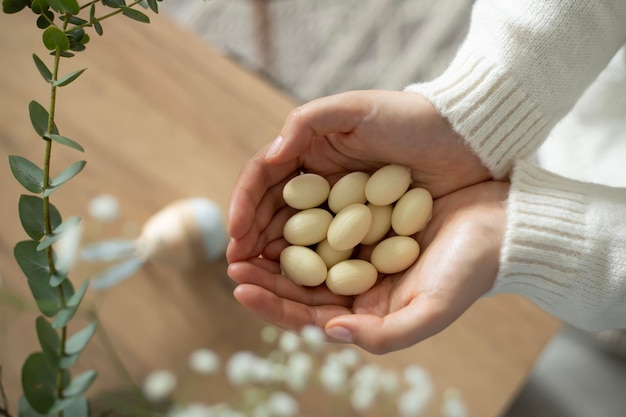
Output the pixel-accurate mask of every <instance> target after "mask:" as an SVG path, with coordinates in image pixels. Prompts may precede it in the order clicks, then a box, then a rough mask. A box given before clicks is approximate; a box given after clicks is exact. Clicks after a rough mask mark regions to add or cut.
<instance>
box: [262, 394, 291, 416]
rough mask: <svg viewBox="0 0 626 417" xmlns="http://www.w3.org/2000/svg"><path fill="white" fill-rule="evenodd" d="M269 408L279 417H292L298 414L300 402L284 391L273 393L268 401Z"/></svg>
mask: <svg viewBox="0 0 626 417" xmlns="http://www.w3.org/2000/svg"><path fill="white" fill-rule="evenodd" d="M267 408H268V409H269V410H270V412H271V413H272V414H273V415H275V416H277V417H291V416H294V415H296V414H297V413H298V410H299V405H298V401H296V399H295V398H293V397H292V396H291V395H289V394H287V393H286V392H283V391H275V392H273V393H272V394H271V395H270V397H269V398H268V400H267Z"/></svg>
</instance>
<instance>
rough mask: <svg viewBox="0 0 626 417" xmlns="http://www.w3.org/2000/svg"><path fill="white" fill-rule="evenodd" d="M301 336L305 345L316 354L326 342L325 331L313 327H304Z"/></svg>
mask: <svg viewBox="0 0 626 417" xmlns="http://www.w3.org/2000/svg"><path fill="white" fill-rule="evenodd" d="M300 335H301V336H302V339H304V341H305V343H306V344H307V345H308V346H309V347H310V348H311V349H312V350H313V351H314V352H317V351H319V350H320V349H321V348H322V347H323V346H324V342H325V341H326V336H325V334H324V330H322V329H320V328H319V327H317V326H313V325H308V326H304V327H303V328H302V330H301V332H300Z"/></svg>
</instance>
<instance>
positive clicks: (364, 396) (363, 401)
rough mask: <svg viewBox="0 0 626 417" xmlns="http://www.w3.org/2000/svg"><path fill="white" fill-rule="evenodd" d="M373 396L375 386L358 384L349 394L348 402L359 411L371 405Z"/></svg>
mask: <svg viewBox="0 0 626 417" xmlns="http://www.w3.org/2000/svg"><path fill="white" fill-rule="evenodd" d="M375 398H376V388H375V387H372V386H369V385H360V386H358V387H356V388H355V389H354V390H353V391H352V395H351V396H350V404H351V405H352V408H354V410H355V411H357V412H359V413H361V412H364V411H366V410H367V409H368V408H370V407H371V406H372V404H373V403H374V399H375Z"/></svg>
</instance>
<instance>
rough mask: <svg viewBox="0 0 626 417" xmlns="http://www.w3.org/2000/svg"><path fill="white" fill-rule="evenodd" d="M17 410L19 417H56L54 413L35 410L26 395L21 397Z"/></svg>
mask: <svg viewBox="0 0 626 417" xmlns="http://www.w3.org/2000/svg"><path fill="white" fill-rule="evenodd" d="M17 412H18V416H19V417H56V416H54V415H53V414H40V413H38V412H37V411H35V410H33V407H31V406H30V404H29V403H28V400H27V399H26V397H23V396H22V397H20V399H19V401H18V403H17Z"/></svg>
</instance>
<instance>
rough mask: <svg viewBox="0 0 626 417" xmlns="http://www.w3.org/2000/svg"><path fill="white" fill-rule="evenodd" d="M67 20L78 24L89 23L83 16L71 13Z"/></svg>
mask: <svg viewBox="0 0 626 417" xmlns="http://www.w3.org/2000/svg"><path fill="white" fill-rule="evenodd" d="M67 21H68V22H70V23H71V24H72V25H77V26H82V25H86V24H88V23H89V22H88V21H87V20H85V19H83V18H81V17H78V16H72V15H70V17H69V18H68V20H67Z"/></svg>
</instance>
